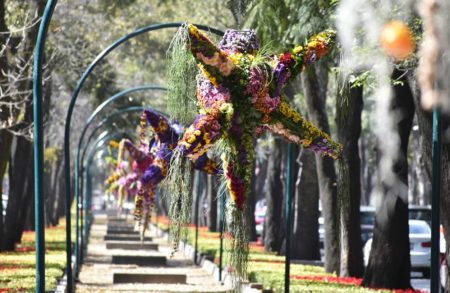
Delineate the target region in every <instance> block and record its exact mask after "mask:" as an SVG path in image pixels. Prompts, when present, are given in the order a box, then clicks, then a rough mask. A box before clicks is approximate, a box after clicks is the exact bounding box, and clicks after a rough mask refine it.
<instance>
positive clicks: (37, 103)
mask: <svg viewBox="0 0 450 293" xmlns="http://www.w3.org/2000/svg"><path fill="white" fill-rule="evenodd" d="M55 6H56V0H54V1H53V0H49V1H48V2H47V5H46V6H45V10H44V14H43V15H42V19H41V24H40V25H39V31H38V35H37V39H36V47H35V49H34V66H33V122H34V130H33V131H34V143H33V148H34V209H35V213H34V214H35V230H36V292H39V293H41V292H42V293H43V292H45V231H44V229H45V226H44V187H43V186H44V185H43V174H44V135H43V130H42V128H43V122H42V63H43V61H44V54H45V40H46V36H47V32H48V26H49V24H50V20H51V19H52V15H53V11H54V10H55ZM69 249H70V247H69ZM67 254H68V260H70V250H69V251H68V253H67ZM69 263H70V261H69ZM69 273H71V270H70V266H68V267H67V278H68V279H67V281H69V280H70V281H71V279H69ZM69 293H71V292H70V291H69Z"/></svg>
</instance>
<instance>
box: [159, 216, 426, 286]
mask: <svg viewBox="0 0 450 293" xmlns="http://www.w3.org/2000/svg"><path fill="white" fill-rule="evenodd" d="M155 222H157V224H158V226H159V227H160V228H161V229H163V230H168V227H169V221H168V219H167V218H165V217H158V219H157V220H155V219H153V223H155ZM188 229H189V235H188V239H187V240H188V243H189V244H191V245H194V237H195V227H194V226H190V227H189V228H188ZM225 238H226V237H225ZM198 240H199V241H198V248H199V250H200V252H202V253H208V254H211V255H212V256H214V261H215V262H216V263H217V264H218V263H219V259H218V257H219V243H220V234H219V233H218V232H208V229H207V227H200V228H199V238H198ZM224 243H226V239H225V241H224ZM225 247H226V246H225ZM223 261H224V263H225V265H226V263H227V252H226V251H225V252H224V259H223ZM284 262H285V258H284V256H279V255H275V254H273V253H268V252H264V248H263V247H262V246H261V244H259V243H251V244H250V254H249V265H248V273H249V280H250V281H251V282H256V283H261V284H263V286H264V288H265V289H272V290H273V291H274V292H283V291H284ZM290 279H291V282H290V292H324V293H325V292H327V293H328V292H342V293H345V292H377V293H384V292H396V293H400V292H407V293H413V292H415V293H418V292H421V291H413V290H409V291H404V290H394V291H392V290H383V289H370V288H364V287H361V286H360V283H361V279H356V278H339V277H337V276H336V275H334V274H329V273H326V272H325V270H324V269H323V268H322V267H318V266H308V265H299V264H291V273H290Z"/></svg>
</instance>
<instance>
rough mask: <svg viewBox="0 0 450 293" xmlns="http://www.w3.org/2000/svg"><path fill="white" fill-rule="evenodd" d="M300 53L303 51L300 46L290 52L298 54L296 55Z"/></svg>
mask: <svg viewBox="0 0 450 293" xmlns="http://www.w3.org/2000/svg"><path fill="white" fill-rule="evenodd" d="M301 51H303V47H302V46H297V47H295V48H294V49H293V50H292V53H294V54H298V53H300V52H301Z"/></svg>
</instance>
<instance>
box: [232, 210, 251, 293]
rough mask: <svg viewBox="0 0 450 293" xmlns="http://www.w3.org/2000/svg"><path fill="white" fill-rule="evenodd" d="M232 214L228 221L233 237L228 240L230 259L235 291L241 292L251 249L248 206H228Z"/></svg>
mask: <svg viewBox="0 0 450 293" xmlns="http://www.w3.org/2000/svg"><path fill="white" fill-rule="evenodd" d="M228 209H229V211H230V214H231V222H230V223H228V225H227V227H228V231H229V233H230V234H231V238H230V239H229V241H227V243H228V244H227V246H228V249H227V250H228V253H229V254H228V259H229V264H230V266H231V267H232V274H233V276H234V277H235V278H233V279H234V282H235V284H233V287H234V288H235V292H240V288H241V283H242V281H244V280H246V279H247V263H248V251H249V246H248V242H249V238H248V235H249V234H248V224H247V223H246V219H245V217H246V215H247V207H246V206H244V208H243V210H241V209H238V208H237V207H236V206H235V205H230V206H229V207H228Z"/></svg>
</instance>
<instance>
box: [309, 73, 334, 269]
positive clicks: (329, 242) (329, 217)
mask: <svg viewBox="0 0 450 293" xmlns="http://www.w3.org/2000/svg"><path fill="white" fill-rule="evenodd" d="M302 84H303V90H304V94H305V99H306V105H307V110H308V116H309V118H310V119H311V121H312V123H314V124H315V125H317V126H318V127H319V128H320V129H322V130H323V131H325V132H327V133H330V126H329V123H328V116H327V113H326V108H325V101H326V95H320V92H321V90H323V87H321V86H320V83H319V80H318V76H317V72H316V69H315V67H311V68H309V69H307V70H305V71H304V73H303V74H302ZM315 156H316V166H317V177H318V179H319V188H320V200H321V202H322V215H323V219H324V230H325V239H324V248H325V270H326V271H328V272H338V271H339V223H338V219H339V215H338V200H337V186H336V170H335V168H334V161H333V160H332V159H331V158H327V157H323V156H321V155H315Z"/></svg>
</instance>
